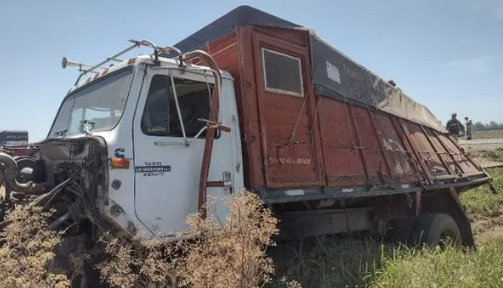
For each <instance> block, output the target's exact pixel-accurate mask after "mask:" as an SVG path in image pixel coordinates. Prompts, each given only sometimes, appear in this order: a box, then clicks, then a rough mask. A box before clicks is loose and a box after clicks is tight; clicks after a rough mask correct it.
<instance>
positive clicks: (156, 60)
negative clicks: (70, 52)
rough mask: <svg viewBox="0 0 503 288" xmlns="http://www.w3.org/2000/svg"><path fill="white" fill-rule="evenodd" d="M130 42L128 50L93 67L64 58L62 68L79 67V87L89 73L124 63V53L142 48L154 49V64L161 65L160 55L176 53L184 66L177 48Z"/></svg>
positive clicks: (148, 42) (146, 42)
mask: <svg viewBox="0 0 503 288" xmlns="http://www.w3.org/2000/svg"><path fill="white" fill-rule="evenodd" d="M129 42H131V43H133V45H131V46H129V47H127V48H126V49H124V50H122V51H120V52H119V53H117V54H115V55H113V56H112V57H108V58H107V59H105V60H104V61H102V62H100V63H98V64H96V65H94V66H92V65H86V64H82V63H77V62H73V61H69V60H67V59H66V57H63V61H62V66H63V69H64V68H66V66H77V67H79V72H81V73H80V75H79V77H78V78H77V81H75V84H74V85H77V84H78V83H79V81H80V79H81V78H82V76H84V75H86V74H88V73H99V72H97V71H95V70H96V69H106V68H105V67H103V66H102V65H105V64H107V63H109V62H111V61H115V62H122V60H120V59H119V58H118V57H119V56H121V55H123V54H124V53H127V52H129V51H131V50H133V49H135V48H140V47H149V48H153V49H154V53H153V56H154V63H155V64H156V65H157V64H158V63H159V54H160V53H167V52H170V51H174V52H176V53H177V54H178V60H179V62H180V63H179V65H180V66H182V65H183V59H182V52H181V51H180V50H178V49H177V48H175V47H171V46H166V47H162V48H159V47H157V46H156V45H155V44H154V43H152V42H151V41H148V40H141V41H138V40H134V39H131V40H129ZM83 67H89V68H88V69H83Z"/></svg>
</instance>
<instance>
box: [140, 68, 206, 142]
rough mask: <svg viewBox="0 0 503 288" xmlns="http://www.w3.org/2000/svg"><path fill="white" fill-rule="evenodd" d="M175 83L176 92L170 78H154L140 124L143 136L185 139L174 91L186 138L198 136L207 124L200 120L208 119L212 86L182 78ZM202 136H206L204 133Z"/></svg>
mask: <svg viewBox="0 0 503 288" xmlns="http://www.w3.org/2000/svg"><path fill="white" fill-rule="evenodd" d="M173 82H174V89H173V85H172V84H171V79H170V77H169V76H166V75H155V76H154V77H153V78H152V82H151V83H150V88H149V92H148V96H147V103H146V105H145V109H144V112H143V116H142V121H141V129H142V131H143V133H145V134H147V135H152V136H173V137H183V133H182V123H180V118H179V116H178V111H177V107H176V101H175V96H174V95H175V93H174V90H175V91H176V95H177V100H178V104H179V106H180V113H181V115H182V122H183V126H184V128H185V134H186V135H187V137H194V136H196V134H197V133H198V132H199V131H200V130H201V128H203V127H204V126H205V125H206V123H204V122H201V121H198V120H197V119H198V118H203V119H208V117H209V113H210V96H211V93H213V84H208V83H206V82H198V81H194V80H188V79H181V78H173ZM201 137H202V138H204V137H205V132H203V133H202V134H201Z"/></svg>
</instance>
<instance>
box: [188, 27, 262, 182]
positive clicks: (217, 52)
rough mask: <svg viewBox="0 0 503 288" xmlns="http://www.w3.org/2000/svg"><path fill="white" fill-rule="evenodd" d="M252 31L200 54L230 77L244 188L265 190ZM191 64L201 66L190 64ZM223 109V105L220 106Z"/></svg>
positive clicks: (228, 37) (226, 38) (233, 35)
mask: <svg viewBox="0 0 503 288" xmlns="http://www.w3.org/2000/svg"><path fill="white" fill-rule="evenodd" d="M251 29H252V28H251V27H245V28H242V29H240V30H236V31H234V32H232V33H230V34H229V35H226V36H224V37H222V38H219V39H217V40H215V41H213V42H211V43H209V44H207V45H206V46H205V47H204V48H202V50H204V51H206V52H208V53H210V54H211V55H212V57H213V58H214V59H215V61H216V62H217V64H218V66H219V67H220V69H222V70H225V71H227V72H229V73H230V74H231V75H232V77H234V89H235V93H236V102H237V107H238V114H239V122H240V123H239V125H240V127H239V129H240V131H241V141H242V143H241V144H242V145H241V147H242V149H243V173H244V176H245V177H244V179H245V185H246V187H253V188H256V187H265V180H264V174H263V171H264V167H263V161H262V146H261V141H260V139H261V134H260V123H259V119H258V106H257V101H256V94H257V89H256V81H255V73H254V71H253V67H254V66H253V65H254V57H253V50H252V47H251V45H252V33H251V32H252V30H251ZM194 64H201V65H202V64H204V63H201V62H194ZM222 105H223V104H222Z"/></svg>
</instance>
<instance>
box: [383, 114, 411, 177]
mask: <svg viewBox="0 0 503 288" xmlns="http://www.w3.org/2000/svg"><path fill="white" fill-rule="evenodd" d="M392 117H394V116H391V115H388V114H385V113H378V114H377V115H376V117H375V122H374V123H375V125H376V126H377V129H378V130H381V131H382V132H381V133H382V136H383V138H382V139H381V140H382V141H383V149H384V150H385V154H386V155H387V157H388V158H389V159H390V161H389V162H390V163H391V165H390V166H391V174H392V175H393V176H392V177H393V178H395V179H401V181H402V182H409V181H417V180H418V172H419V171H417V168H416V165H414V161H413V153H412V151H410V150H408V149H407V148H406V147H407V146H406V144H405V143H404V142H403V140H402V139H403V137H402V136H403V135H400V134H399V133H401V132H399V130H397V129H396V127H395V126H394V125H393V122H392V120H391V118H392Z"/></svg>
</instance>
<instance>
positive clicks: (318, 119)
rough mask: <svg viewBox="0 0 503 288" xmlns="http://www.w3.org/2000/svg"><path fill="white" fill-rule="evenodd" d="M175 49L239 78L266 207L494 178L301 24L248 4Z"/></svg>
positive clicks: (435, 124) (407, 102)
mask: <svg viewBox="0 0 503 288" xmlns="http://www.w3.org/2000/svg"><path fill="white" fill-rule="evenodd" d="M175 46H176V47H177V48H179V49H180V50H182V51H190V50H193V49H202V50H205V51H207V52H209V53H210V54H211V55H212V56H213V57H214V58H215V60H216V61H217V63H218V64H219V66H220V68H221V69H222V70H227V71H229V72H230V73H231V74H232V75H233V76H234V78H235V90H236V98H237V103H238V109H239V111H238V112H239V117H240V123H241V135H242V141H243V146H242V147H243V156H244V172H245V179H246V180H245V184H246V186H247V188H251V189H254V190H256V191H259V192H261V194H262V196H263V197H264V198H265V199H266V201H268V202H269V203H274V202H281V201H290V200H293V199H298V200H306V199H323V198H327V197H332V198H348V197H351V198H352V197H365V196H377V195H386V194H397V193H407V192H414V191H420V190H423V189H426V190H428V189H429V190H435V189H442V188H446V187H449V186H459V187H460V188H461V189H460V190H462V189H463V188H468V187H472V186H476V185H480V183H484V182H487V181H488V179H489V178H488V175H487V174H486V173H485V172H484V170H483V169H482V168H481V167H480V166H479V165H478V164H477V163H475V162H474V161H473V160H472V159H470V158H469V157H468V156H467V154H466V153H465V151H463V149H462V148H461V147H460V146H459V145H457V143H456V142H454V141H453V139H452V138H450V137H449V136H448V134H447V133H446V131H445V129H444V128H443V127H442V125H441V124H440V122H439V121H438V120H437V119H436V118H435V117H434V116H433V115H432V114H431V112H430V111H429V110H428V109H427V108H426V107H424V106H423V105H421V104H419V103H417V102H415V101H414V100H412V99H411V98H409V97H408V96H407V95H405V94H404V93H403V92H402V91H400V90H399V89H397V88H395V87H393V86H391V85H389V84H388V83H387V82H386V81H384V80H382V79H381V78H379V77H378V76H376V75H374V74H373V73H372V72H370V71H368V70H367V69H365V68H364V67H362V66H360V65H359V64H357V63H355V62H354V61H352V60H351V59H349V58H348V57H346V56H345V55H343V54H342V53H341V52H339V51H337V50H336V49H334V48H333V47H331V46H330V45H329V44H327V43H326V42H324V41H323V40H321V39H320V38H319V37H318V36H317V35H316V34H315V33H314V32H313V31H311V30H309V29H306V28H303V27H302V26H300V25H297V24H294V23H291V22H288V21H285V20H283V19H280V18H277V17H275V16H272V15H270V14H267V13H265V12H262V11H259V10H256V9H254V8H252V7H249V6H241V7H238V8H236V9H235V10H233V11H231V12H230V13H228V14H226V15H224V16H222V17H221V18H219V19H218V20H216V21H214V22H213V23H211V24H209V25H208V26H206V27H204V28H202V29H201V30H199V31H198V32H196V33H194V34H193V35H191V36H190V37H188V38H186V39H185V40H183V41H181V42H180V43H178V44H176V45H175ZM195 63H196V64H198V63H197V62H195ZM458 190H459V189H458ZM285 196H290V197H288V198H285ZM285 199H289V200H285Z"/></svg>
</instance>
